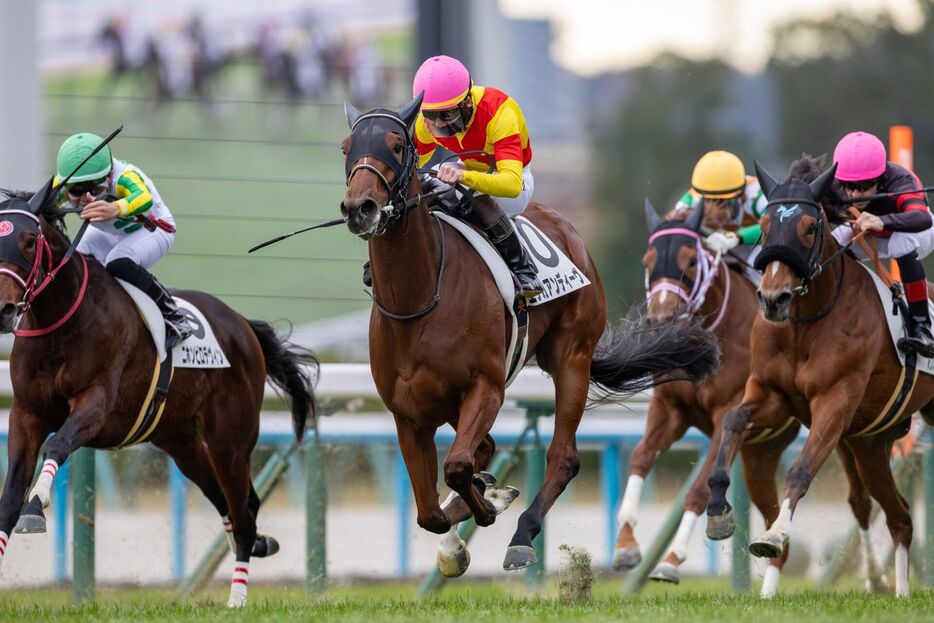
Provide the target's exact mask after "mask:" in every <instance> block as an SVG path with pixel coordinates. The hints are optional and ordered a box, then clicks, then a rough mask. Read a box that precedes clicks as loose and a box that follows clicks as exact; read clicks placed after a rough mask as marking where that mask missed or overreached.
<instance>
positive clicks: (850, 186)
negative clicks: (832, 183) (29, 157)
mask: <svg viewBox="0 0 934 623" xmlns="http://www.w3.org/2000/svg"><path fill="white" fill-rule="evenodd" d="M840 183H841V184H842V185H843V188H845V189H846V190H855V191H857V192H861V193H864V192H866V191H867V190H869V189H870V188H872V187H873V186H875V185H877V184H878V183H879V179H878V178H873V179H871V180H860V181H858V182H844V181H841V182H840Z"/></svg>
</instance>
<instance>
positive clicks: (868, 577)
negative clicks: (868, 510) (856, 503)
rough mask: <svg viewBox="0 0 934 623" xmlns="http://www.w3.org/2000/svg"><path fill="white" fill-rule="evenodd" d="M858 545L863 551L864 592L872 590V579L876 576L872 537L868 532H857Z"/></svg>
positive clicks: (876, 569)
mask: <svg viewBox="0 0 934 623" xmlns="http://www.w3.org/2000/svg"><path fill="white" fill-rule="evenodd" d="M859 543H860V545H861V546H862V550H863V580H865V581H866V590H867V591H868V590H872V578H873V576H874V575H876V574H878V572H879V571H878V567H877V566H876V555H875V553H874V552H873V550H872V537H871V536H870V535H869V530H863V529H862V528H860V530H859Z"/></svg>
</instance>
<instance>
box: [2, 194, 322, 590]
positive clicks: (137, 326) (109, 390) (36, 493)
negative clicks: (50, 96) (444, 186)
mask: <svg viewBox="0 0 934 623" xmlns="http://www.w3.org/2000/svg"><path fill="white" fill-rule="evenodd" d="M48 195H49V187H48V186H47V187H46V188H45V189H44V191H41V192H40V194H38V195H36V196H35V197H34V198H33V199H31V200H30V195H29V194H28V193H6V196H7V197H8V199H7V200H6V201H3V202H2V203H0V232H2V236H0V332H3V333H9V332H11V331H12V330H14V327H16V325H17V322H18V320H19V317H20V316H22V320H23V322H22V323H21V324H20V326H19V329H18V330H17V332H18V333H20V336H19V337H17V339H16V340H15V341H14V343H13V352H12V354H11V355H10V374H11V376H12V381H13V393H14V398H13V406H12V409H11V410H10V432H9V471H8V473H7V478H6V483H5V485H4V487H3V494H2V497H0V560H2V555H3V552H4V549H5V547H6V544H7V543H6V542H7V540H8V539H9V536H10V534H11V532H12V531H13V527H14V525H15V526H16V527H17V532H44V531H45V517H44V516H43V513H42V509H43V507H45V506H47V505H48V503H49V495H50V490H51V486H52V481H53V479H54V477H55V472H56V470H57V469H58V467H59V466H60V465H61V464H62V463H64V461H65V460H66V459H67V458H68V456H69V455H71V454H72V453H73V452H74V451H75V450H77V449H78V448H81V447H90V448H114V447H118V446H120V445H121V444H122V443H124V441H125V440H126V439H127V437H128V433H130V432H131V430H132V428H133V427H134V422H136V423H137V425H138V422H139V420H138V419H137V418H138V414H139V413H140V410H141V408H143V407H144V406H145V405H144V404H143V403H144V401H145V398H146V397H147V395H148V394H149V392H150V387H151V384H152V382H153V380H154V379H153V368H154V364H155V362H156V360H157V352H156V347H155V344H154V342H153V338H152V336H151V335H150V332H149V330H148V329H147V328H146V325H145V324H144V322H143V320H142V318H141V316H140V314H139V312H138V311H137V308H136V306H135V304H134V303H133V301H132V300H131V299H130V297H129V296H128V295H127V293H126V292H125V291H124V290H123V289H122V288H121V287H120V285H119V284H118V283H117V282H116V281H115V280H114V279H113V278H112V277H111V276H110V275H109V273H107V271H106V270H105V269H104V267H103V266H102V265H101V264H99V263H98V262H96V261H94V260H93V259H90V258H85V257H84V256H83V255H81V254H74V255H71V256H70V257H66V252H67V251H68V250H69V241H68V239H67V237H66V236H65V235H64V233H63V231H62V230H61V225H62V219H63V216H62V214H61V213H60V212H59V211H58V210H57V209H56V208H55V207H54V206H53V205H52V204H51V202H49V201H48V200H47V199H48ZM50 274H51V275H54V279H51V278H49V275H50ZM179 294H180V295H182V296H183V297H184V298H185V299H187V300H189V301H191V302H192V303H194V304H196V305H197V306H198V308H199V309H200V310H201V311H202V312H203V313H204V315H205V316H206V317H207V318H208V319H209V320H210V323H211V327H212V328H213V330H214V333H215V336H216V337H217V340H218V343H219V344H220V346H221V348H222V349H223V350H224V353H225V354H226V355H227V359H228V360H229V362H230V367H228V368H216V369H185V368H178V369H176V370H175V372H174V377H173V378H172V381H171V385H170V386H169V391H168V394H167V396H166V400H165V408H164V411H163V416H162V419H161V420H159V421H158V424H157V425H156V426H155V428H154V429H153V430H152V432H151V434H150V436H149V438H148V441H151V442H152V443H153V444H154V445H156V446H157V447H159V448H161V449H163V450H164V451H165V452H167V453H168V454H169V455H170V456H171V457H172V458H173V459H174V460H175V464H176V465H177V466H178V468H179V469H180V470H181V471H182V473H184V474H185V476H187V477H188V478H189V479H190V480H191V481H192V482H194V483H195V484H196V485H198V487H200V488H201V491H202V492H203V493H204V495H205V496H206V497H207V498H208V499H209V500H210V501H211V503H212V504H213V505H214V507H215V508H216V509H217V511H218V513H220V514H221V516H222V517H223V519H224V524H225V528H227V531H228V536H229V537H231V536H232V539H231V548H232V549H233V550H234V553H235V555H236V562H235V564H234V573H233V576H232V581H231V589H230V599H229V601H228V605H230V606H242V605H244V604H245V603H246V588H247V582H248V573H249V560H250V557H251V555H252V556H256V557H262V556H267V555H270V554H273V553H275V552H276V551H277V550H278V544H276V542H275V541H274V540H273V539H272V538H271V537H265V536H261V535H259V536H258V535H257V533H256V514H257V512H258V510H259V498H258V497H257V495H256V492H255V491H254V489H253V485H252V483H251V481H250V454H251V452H252V451H253V447H254V445H255V444H256V439H257V435H258V434H259V412H260V408H261V406H262V401H263V393H264V388H265V384H266V380H267V379H268V380H269V381H270V382H271V383H272V384H273V385H275V386H276V387H277V388H278V389H280V390H282V391H283V392H284V393H285V394H286V395H287V396H288V398H289V399H290V400H291V407H292V420H293V425H294V429H295V435H296V438H298V439H300V438H301V437H302V435H303V432H304V429H305V422H306V420H307V418H308V417H309V415H313V411H314V395H313V393H312V388H311V383H310V378H309V375H308V373H307V372H306V371H305V370H304V369H303V368H302V364H317V362H316V361H315V359H314V356H313V355H312V354H311V353H310V352H308V351H305V350H303V349H299V348H297V347H295V346H292V345H290V344H288V343H287V342H284V341H282V340H280V339H279V338H278V337H277V336H276V334H275V331H274V330H273V329H272V327H271V326H270V325H268V324H266V323H264V322H259V321H255V320H247V319H245V318H243V316H241V315H240V314H238V313H236V312H235V311H233V310H232V309H230V308H229V307H227V306H226V305H225V304H224V303H222V302H221V301H219V300H217V299H215V298H214V297H212V296H209V295H208V294H205V293H203V292H194V291H184V292H179ZM24 330H25V331H32V332H34V333H35V334H36V335H23V334H22V333H21V332H22V331H24ZM50 434H51V438H50V439H49V440H48V441H46V437H47V436H49V435H50ZM43 442H45V449H44V452H43V459H44V462H43V466H42V473H41V475H40V477H39V479H38V481H37V483H36V485H35V487H34V488H33V489H32V491H31V492H30V494H29V498H28V503H27V505H26V508H25V510H23V509H22V506H23V500H24V498H25V497H26V490H27V487H28V486H29V484H30V482H31V479H32V477H33V473H34V471H35V467H36V458H37V455H38V453H39V449H40V447H41V446H42V445H43ZM228 518H229V519H228ZM231 524H232V526H231Z"/></svg>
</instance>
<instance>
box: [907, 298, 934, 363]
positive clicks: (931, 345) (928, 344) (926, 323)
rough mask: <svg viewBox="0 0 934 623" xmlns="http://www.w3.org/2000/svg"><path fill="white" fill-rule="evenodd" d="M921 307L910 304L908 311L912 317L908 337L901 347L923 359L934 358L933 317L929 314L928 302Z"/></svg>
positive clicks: (909, 322)
mask: <svg viewBox="0 0 934 623" xmlns="http://www.w3.org/2000/svg"><path fill="white" fill-rule="evenodd" d="M923 303H924V306H923V309H922V308H921V307H922V306H921V305H916V304H914V303H910V304H909V305H908V309H909V310H910V311H911V317H910V318H908V336H907V337H906V338H905V339H904V340H902V343H901V344H900V346H901V347H902V350H904V351H906V352H915V353H918V354H919V355H921V356H922V357H928V358H930V357H934V335H932V334H931V316H930V315H929V314H928V309H927V302H926V301H923Z"/></svg>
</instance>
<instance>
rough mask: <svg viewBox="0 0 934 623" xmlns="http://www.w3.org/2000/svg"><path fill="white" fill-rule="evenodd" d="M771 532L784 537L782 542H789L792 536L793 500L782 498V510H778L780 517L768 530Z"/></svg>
mask: <svg viewBox="0 0 934 623" xmlns="http://www.w3.org/2000/svg"><path fill="white" fill-rule="evenodd" d="M766 532H767V533H769V534H777V535H779V536H781V537H782V543H787V542H788V540H789V539H790V538H791V500H789V499H788V498H785V499H784V500H782V507H781V510H779V511H778V517H776V518H775V522H774V523H773V524H772V527H771V528H769V529H768V530H767V531H766Z"/></svg>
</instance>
